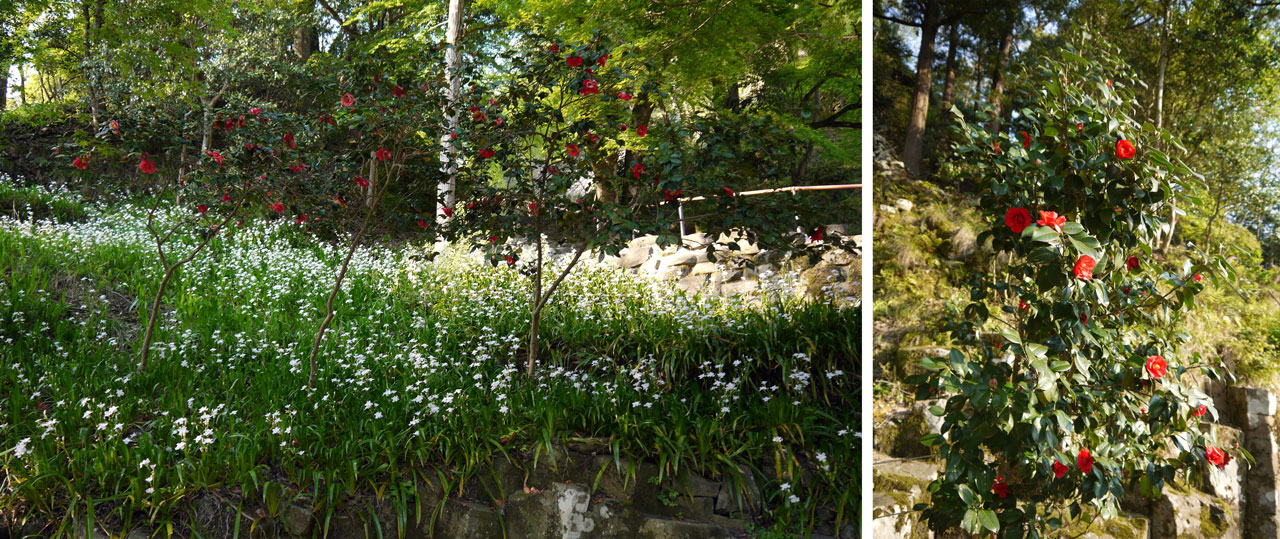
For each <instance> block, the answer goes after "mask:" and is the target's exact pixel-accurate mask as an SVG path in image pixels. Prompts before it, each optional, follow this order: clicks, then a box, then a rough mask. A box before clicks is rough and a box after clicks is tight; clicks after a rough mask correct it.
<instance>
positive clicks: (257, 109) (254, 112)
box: [249, 94, 351, 116]
mask: <svg viewBox="0 0 1280 539" xmlns="http://www.w3.org/2000/svg"><path fill="white" fill-rule="evenodd" d="M347 95H351V94H347ZM249 114H252V115H254V116H261V115H262V107H253V108H251V109H249Z"/></svg>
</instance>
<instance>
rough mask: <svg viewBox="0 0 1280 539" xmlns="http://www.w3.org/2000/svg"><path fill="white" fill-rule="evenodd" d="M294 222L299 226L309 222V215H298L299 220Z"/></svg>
mask: <svg viewBox="0 0 1280 539" xmlns="http://www.w3.org/2000/svg"><path fill="white" fill-rule="evenodd" d="M293 221H294V222H295V223H298V224H302V223H305V222H307V214H305V213H303V214H299V215H298V218H297V219H294V220H293Z"/></svg>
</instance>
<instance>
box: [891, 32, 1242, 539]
mask: <svg viewBox="0 0 1280 539" xmlns="http://www.w3.org/2000/svg"><path fill="white" fill-rule="evenodd" d="M1079 43H1083V44H1086V45H1085V46H1084V47H1082V48H1077V47H1078V46H1079V44H1076V45H1072V44H1068V45H1067V46H1065V47H1064V48H1063V49H1062V51H1061V53H1060V55H1056V56H1051V57H1047V58H1045V59H1044V60H1043V61H1042V62H1040V63H1038V64H1036V67H1034V68H1031V69H1029V72H1028V73H1027V75H1026V77H1027V80H1028V81H1029V84H1028V88H1034V89H1033V90H1031V89H1029V90H1027V91H1026V92H1022V93H1020V94H1019V95H1017V96H1015V98H1014V104H1015V106H1016V109H1015V114H1014V116H1013V121H1012V126H1011V128H1012V130H1013V131H1015V132H1016V133H1018V135H1017V136H1005V135H1004V134H1003V133H1000V134H992V133H991V132H990V131H986V130H983V129H981V128H979V127H975V126H972V125H971V124H969V123H968V122H966V121H965V119H964V118H963V117H962V116H961V115H959V114H957V115H956V120H955V121H956V125H957V128H956V131H957V136H958V142H957V144H956V147H955V151H956V155H957V159H956V160H955V163H956V166H958V167H960V168H962V172H961V173H962V174H967V175H972V177H974V178H976V183H977V184H978V185H979V189H980V190H981V192H982V193H983V195H982V202H981V205H980V207H981V208H983V215H984V217H985V222H986V223H987V225H988V226H989V228H988V229H986V230H983V231H981V232H980V233H979V235H978V238H977V242H978V243H979V244H982V243H984V242H987V241H990V243H991V246H992V248H993V249H994V250H995V251H996V252H998V253H1004V254H1006V255H1007V256H1008V258H1007V263H1001V264H996V265H994V266H992V267H991V268H990V270H989V271H980V272H975V273H973V274H972V275H971V276H970V279H969V283H968V284H969V295H970V299H971V301H972V303H971V304H970V305H969V306H968V307H966V308H965V309H963V311H962V312H960V311H953V312H952V313H951V319H950V322H949V324H948V329H949V330H950V332H951V333H952V335H953V337H955V338H956V339H957V342H958V343H959V344H961V345H962V346H960V347H958V348H953V349H952V350H951V353H950V357H949V358H947V359H945V360H940V359H932V358H929V359H926V360H924V361H923V363H922V365H923V367H924V368H925V369H926V371H927V372H926V373H925V374H921V375H918V376H916V377H914V378H912V379H910V380H908V382H910V383H915V384H918V386H917V387H918V389H917V391H916V397H917V398H919V399H931V398H935V397H941V398H943V399H944V401H943V402H941V403H939V404H938V405H937V406H934V407H933V408H932V410H931V413H933V414H935V415H938V416H942V418H943V425H942V434H941V435H936V434H935V435H929V436H927V437H926V438H925V440H924V443H925V444H926V445H928V446H937V448H938V451H939V453H938V455H939V457H940V458H941V459H942V461H943V465H944V469H945V473H943V474H942V476H941V477H939V478H938V479H937V480H936V481H935V482H934V483H932V484H931V485H930V492H931V493H932V500H931V503H930V504H929V505H928V506H926V507H924V508H923V509H924V516H925V517H926V518H927V519H928V521H929V525H930V527H932V528H934V529H937V530H942V529H948V528H953V527H956V526H960V527H963V528H964V529H965V530H967V531H969V532H971V533H977V532H979V531H981V530H984V529H985V530H988V531H991V532H1000V534H1001V535H1002V536H1005V537H1022V536H1031V537H1037V536H1039V535H1040V533H1042V532H1043V531H1045V530H1052V529H1057V528H1059V527H1061V526H1062V525H1063V523H1064V522H1072V521H1075V520H1077V519H1079V518H1081V516H1082V514H1083V513H1086V512H1095V511H1096V512H1097V514H1099V515H1100V516H1102V517H1103V518H1109V517H1113V516H1116V515H1117V514H1118V512H1119V510H1120V509H1119V506H1120V500H1121V498H1123V497H1124V492H1125V489H1134V490H1136V491H1137V492H1140V493H1142V494H1143V495H1146V496H1155V495H1156V493H1158V492H1159V491H1160V490H1161V489H1162V488H1164V487H1165V486H1166V485H1168V484H1170V483H1171V482H1172V481H1174V479H1175V478H1176V477H1177V476H1178V475H1179V474H1182V473H1189V471H1190V470H1195V469H1199V468H1205V467H1209V466H1215V465H1216V466H1217V467H1219V468H1221V467H1222V466H1224V465H1225V464H1226V462H1227V461H1228V460H1229V459H1231V458H1233V457H1232V453H1234V452H1235V450H1231V449H1229V448H1221V447H1217V446H1216V442H1215V441H1214V440H1213V439H1212V438H1210V437H1209V436H1207V435H1206V434H1205V433H1204V432H1202V431H1201V429H1199V428H1198V423H1199V422H1200V421H1201V418H1205V416H1206V414H1207V415H1208V417H1209V418H1216V417H1217V411H1216V410H1214V408H1213V403H1212V401H1211V399H1209V397H1208V396H1207V395H1205V394H1204V393H1203V392H1202V391H1201V390H1200V389H1199V388H1198V383H1199V381H1200V380H1201V379H1202V378H1203V377H1205V376H1208V377H1210V378H1216V377H1220V376H1222V375H1223V373H1222V371H1221V369H1220V364H1219V363H1220V360H1218V359H1217V358H1216V357H1215V358H1210V357H1200V356H1199V355H1198V354H1186V353H1184V351H1183V345H1184V344H1185V343H1186V342H1188V341H1189V340H1190V339H1191V335H1190V334H1189V333H1188V332H1187V330H1186V327H1185V323H1186V313H1187V312H1188V311H1189V310H1190V309H1191V308H1193V307H1194V305H1195V297H1196V295H1197V294H1198V293H1200V292H1201V291H1202V290H1203V289H1204V286H1205V282H1204V279H1205V278H1206V277H1208V278H1213V279H1223V280H1230V279H1234V270H1233V269H1232V268H1231V266H1230V265H1229V263H1228V262H1227V260H1226V259H1225V258H1224V257H1221V256H1218V257H1207V256H1204V255H1199V256H1196V254H1192V255H1191V257H1190V258H1188V259H1186V260H1185V261H1184V262H1183V263H1182V264H1178V265H1171V264H1166V263H1164V262H1162V261H1160V260H1158V259H1155V258H1153V257H1152V254H1153V251H1154V249H1153V245H1154V243H1155V242H1156V239H1155V231H1157V230H1158V229H1159V226H1160V224H1161V219H1160V215H1165V214H1167V210H1166V207H1167V206H1168V205H1169V204H1170V203H1171V201H1172V199H1173V196H1174V195H1175V193H1176V192H1177V191H1176V187H1178V186H1194V185H1195V184H1197V183H1198V182H1199V179H1198V177H1197V176H1196V175H1195V174H1194V173H1192V172H1191V171H1190V170H1189V169H1188V168H1187V167H1186V166H1185V165H1184V164H1182V163H1181V162H1179V161H1178V160H1176V159H1173V158H1170V157H1169V156H1168V155H1166V154H1165V153H1163V152H1161V151H1160V150H1158V149H1156V148H1157V147H1158V146H1159V145H1167V146H1172V147H1177V142H1176V141H1174V140H1173V139H1172V138H1170V137H1169V136H1168V135H1167V134H1166V133H1163V132H1161V131H1157V130H1154V129H1153V128H1152V127H1151V126H1150V125H1149V124H1142V123H1140V122H1139V121H1138V120H1137V119H1136V118H1135V110H1134V103H1135V100H1134V94H1133V91H1132V88H1133V87H1134V85H1135V84H1137V82H1136V79H1135V78H1134V74H1133V73H1132V72H1131V71H1130V70H1128V69H1127V68H1126V67H1125V66H1124V64H1123V63H1121V62H1119V61H1118V60H1117V59H1115V57H1114V52H1113V51H1109V50H1107V49H1106V48H1105V45H1096V44H1095V43H1096V42H1095V41H1093V40H1092V38H1091V36H1090V35H1089V34H1087V33H1086V34H1083V35H1082V38H1081V40H1080V42H1079ZM1161 143H1162V144H1161ZM989 298H995V301H994V303H996V304H997V305H1000V310H999V311H998V312H990V311H989V309H988V308H987V307H986V304H987V303H988V299H989Z"/></svg>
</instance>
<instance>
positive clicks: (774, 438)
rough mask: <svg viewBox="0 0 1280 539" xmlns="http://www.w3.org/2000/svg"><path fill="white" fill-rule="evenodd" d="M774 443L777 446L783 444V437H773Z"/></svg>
mask: <svg viewBox="0 0 1280 539" xmlns="http://www.w3.org/2000/svg"><path fill="white" fill-rule="evenodd" d="M773 443H775V444H780V443H782V437H781V436H774V437H773Z"/></svg>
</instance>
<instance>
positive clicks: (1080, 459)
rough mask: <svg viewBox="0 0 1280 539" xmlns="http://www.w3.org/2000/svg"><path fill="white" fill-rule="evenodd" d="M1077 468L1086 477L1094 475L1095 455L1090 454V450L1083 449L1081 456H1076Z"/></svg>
mask: <svg viewBox="0 0 1280 539" xmlns="http://www.w3.org/2000/svg"><path fill="white" fill-rule="evenodd" d="M1076 466H1077V467H1079V468H1080V471H1081V472H1083V473H1084V474H1085V475H1089V474H1091V473H1093V455H1090V454H1089V450H1088V449H1081V450H1080V454H1079V455H1076Z"/></svg>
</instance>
